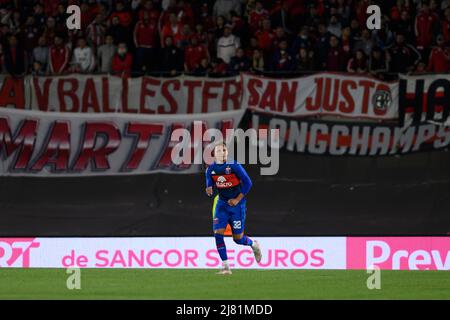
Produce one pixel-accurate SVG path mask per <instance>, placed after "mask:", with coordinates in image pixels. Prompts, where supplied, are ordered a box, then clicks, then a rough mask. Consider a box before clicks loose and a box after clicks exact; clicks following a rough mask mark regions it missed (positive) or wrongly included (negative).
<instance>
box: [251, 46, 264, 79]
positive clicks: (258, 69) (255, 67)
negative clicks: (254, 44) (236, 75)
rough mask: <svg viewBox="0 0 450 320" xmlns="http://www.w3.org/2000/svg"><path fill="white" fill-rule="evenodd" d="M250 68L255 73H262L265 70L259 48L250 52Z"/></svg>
mask: <svg viewBox="0 0 450 320" xmlns="http://www.w3.org/2000/svg"><path fill="white" fill-rule="evenodd" d="M250 70H251V71H252V72H255V73H262V72H264V70H265V65H264V56H263V53H262V51H261V50H259V49H255V50H254V51H253V53H252V61H251V65H250Z"/></svg>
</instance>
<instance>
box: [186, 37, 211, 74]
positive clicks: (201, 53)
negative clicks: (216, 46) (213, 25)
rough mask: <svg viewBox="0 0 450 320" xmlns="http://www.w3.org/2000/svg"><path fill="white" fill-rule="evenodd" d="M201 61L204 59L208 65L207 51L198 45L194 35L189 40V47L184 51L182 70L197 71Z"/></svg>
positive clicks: (201, 45) (203, 46)
mask: <svg viewBox="0 0 450 320" xmlns="http://www.w3.org/2000/svg"><path fill="white" fill-rule="evenodd" d="M203 59H206V60H207V61H208V63H209V54H208V49H207V48H206V46H205V45H203V44H201V43H199V41H198V37H197V36H196V35H193V36H192V37H191V40H190V45H189V46H187V47H186V49H185V51H184V70H185V71H186V72H193V71H195V70H197V69H198V68H199V66H200V62H201V61H202V60H203Z"/></svg>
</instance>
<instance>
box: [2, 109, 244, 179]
mask: <svg viewBox="0 0 450 320" xmlns="http://www.w3.org/2000/svg"><path fill="white" fill-rule="evenodd" d="M243 113H244V110H237V111H229V112H217V113H207V114H197V115H195V114H192V115H169V116H167V115H166V116H163V115H133V114H122V113H120V114H119V113H117V114H81V113H79V114H72V113H58V112H41V111H27V110H25V111H24V110H13V109H7V108H0V157H1V158H2V160H1V161H0V175H15V176H21V175H24V176H78V175H80V176H93V175H116V174H145V173H153V172H168V173H171V172H177V173H193V172H199V171H201V170H203V169H202V166H201V164H199V165H191V164H181V165H175V164H174V163H173V161H172V158H171V151H172V149H173V146H174V145H176V144H177V143H178V142H177V141H175V142H174V141H171V136H172V132H173V131H174V130H176V129H178V128H186V129H188V130H190V131H191V132H193V136H194V138H195V141H192V143H191V146H192V148H191V150H192V154H194V153H195V154H197V153H198V152H203V150H202V148H203V146H204V145H205V144H206V145H207V144H208V143H209V142H207V141H202V132H203V131H202V130H206V129H209V128H216V129H219V130H222V132H223V133H224V132H225V130H226V129H233V128H236V127H237V125H238V124H239V122H240V119H241V118H242V116H243ZM194 123H197V124H200V128H199V130H200V135H199V136H196V135H195V132H196V131H195V130H194V129H196V128H197V127H198V126H197V127H196V126H195V125H194ZM196 130H197V129H196ZM194 138H193V139H194Z"/></svg>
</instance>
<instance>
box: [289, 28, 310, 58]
mask: <svg viewBox="0 0 450 320" xmlns="http://www.w3.org/2000/svg"><path fill="white" fill-rule="evenodd" d="M310 47H311V39H310V37H309V30H308V28H307V27H303V28H302V29H301V30H300V32H299V33H298V35H297V37H296V38H295V39H294V41H293V43H292V46H291V52H292V53H293V54H297V53H298V52H299V50H300V49H301V48H310Z"/></svg>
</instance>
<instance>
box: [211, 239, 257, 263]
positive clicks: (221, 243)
mask: <svg viewBox="0 0 450 320" xmlns="http://www.w3.org/2000/svg"><path fill="white" fill-rule="evenodd" d="M214 238H216V247H217V251H218V252H219V255H220V259H222V261H227V260H228V256H227V247H226V246H225V240H224V237H223V234H218V233H215V234H214ZM234 242H236V243H237V244H240V245H243V246H251V245H253V240H252V239H250V238H249V237H247V236H246V235H244V236H243V237H242V238H240V239H237V240H234Z"/></svg>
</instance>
